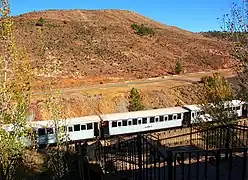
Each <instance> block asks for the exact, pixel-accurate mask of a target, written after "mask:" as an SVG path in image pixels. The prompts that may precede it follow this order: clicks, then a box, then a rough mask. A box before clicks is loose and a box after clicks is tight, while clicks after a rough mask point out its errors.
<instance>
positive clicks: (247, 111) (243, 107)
mask: <svg viewBox="0 0 248 180" xmlns="http://www.w3.org/2000/svg"><path fill="white" fill-rule="evenodd" d="M247 108H248V105H247V104H243V106H242V117H244V118H247V113H248V110H247Z"/></svg>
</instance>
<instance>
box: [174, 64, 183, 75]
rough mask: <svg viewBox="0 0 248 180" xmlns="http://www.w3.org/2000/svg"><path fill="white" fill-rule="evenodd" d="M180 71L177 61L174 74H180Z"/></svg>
mask: <svg viewBox="0 0 248 180" xmlns="http://www.w3.org/2000/svg"><path fill="white" fill-rule="evenodd" d="M182 71H183V66H182V65H181V63H180V62H179V61H177V63H176V67H175V73H176V74H180V73H181V72H182Z"/></svg>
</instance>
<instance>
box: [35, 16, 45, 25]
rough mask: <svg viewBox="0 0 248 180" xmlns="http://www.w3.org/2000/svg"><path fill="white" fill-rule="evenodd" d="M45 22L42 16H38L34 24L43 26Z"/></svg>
mask: <svg viewBox="0 0 248 180" xmlns="http://www.w3.org/2000/svg"><path fill="white" fill-rule="evenodd" d="M44 23H45V19H43V18H42V17H40V19H39V20H38V22H37V23H36V24H35V25H36V26H43V25H44Z"/></svg>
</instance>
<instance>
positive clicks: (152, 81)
mask: <svg viewBox="0 0 248 180" xmlns="http://www.w3.org/2000/svg"><path fill="white" fill-rule="evenodd" d="M215 72H219V73H220V74H221V75H222V76H224V77H226V78H227V77H233V76H234V74H233V72H232V71H231V70H218V71H210V72H198V73H189V74H182V75H172V76H164V77H157V78H149V79H141V80H135V81H125V82H120V83H108V84H99V85H92V86H80V87H73V88H63V89H60V92H61V93H75V92H91V91H101V90H103V91H105V90H110V89H112V90H113V89H115V88H116V89H122V88H129V87H130V86H135V87H137V86H168V87H173V86H178V85H185V84H192V83H196V82H198V81H199V80H200V79H201V78H202V77H204V76H206V75H211V74H213V73H215ZM45 93H48V92H34V95H42V94H45ZM49 93H56V91H54V92H49Z"/></svg>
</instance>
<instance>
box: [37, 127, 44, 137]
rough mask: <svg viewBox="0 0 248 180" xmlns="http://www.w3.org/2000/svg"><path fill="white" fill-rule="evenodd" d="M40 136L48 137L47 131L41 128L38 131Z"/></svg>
mask: <svg viewBox="0 0 248 180" xmlns="http://www.w3.org/2000/svg"><path fill="white" fill-rule="evenodd" d="M38 135H39V136H42V135H46V131H45V129H43V128H42V129H41V128H39V129H38Z"/></svg>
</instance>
